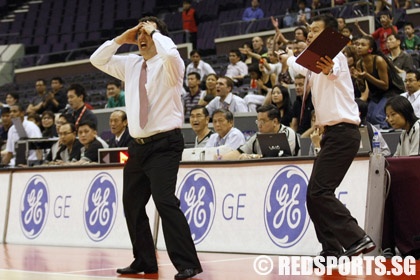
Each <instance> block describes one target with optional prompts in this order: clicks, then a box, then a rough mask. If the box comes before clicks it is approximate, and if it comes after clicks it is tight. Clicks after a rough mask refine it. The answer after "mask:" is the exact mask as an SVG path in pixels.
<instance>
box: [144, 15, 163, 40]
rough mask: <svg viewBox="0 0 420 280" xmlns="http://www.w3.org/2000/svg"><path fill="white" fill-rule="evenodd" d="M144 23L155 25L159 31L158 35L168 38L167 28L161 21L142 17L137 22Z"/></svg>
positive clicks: (150, 17)
mask: <svg viewBox="0 0 420 280" xmlns="http://www.w3.org/2000/svg"><path fill="white" fill-rule="evenodd" d="M146 21H152V22H154V23H156V26H157V29H158V30H159V31H160V33H161V34H162V35H165V36H168V37H169V31H168V27H167V25H166V23H165V22H164V21H163V20H161V19H159V18H157V17H153V16H147V17H142V18H141V19H140V20H139V22H146Z"/></svg>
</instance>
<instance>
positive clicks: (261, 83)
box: [244, 58, 277, 112]
mask: <svg viewBox="0 0 420 280" xmlns="http://www.w3.org/2000/svg"><path fill="white" fill-rule="evenodd" d="M264 61H265V59H263V58H262V59H261V63H260V64H259V65H258V66H256V65H251V66H250V67H249V69H248V73H249V76H250V77H251V81H255V83H256V85H257V87H256V89H255V90H254V91H251V92H249V93H248V94H247V95H246V96H245V97H244V101H245V103H246V104H247V106H248V111H249V112H256V111H257V107H258V106H260V105H261V104H262V103H263V102H264V99H265V96H266V95H267V93H268V92H270V91H271V88H272V87H273V85H275V84H276V78H277V77H276V75H275V74H268V73H267V72H265V71H264V70H265V69H264V68H265V67H264Z"/></svg>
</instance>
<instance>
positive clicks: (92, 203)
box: [83, 173, 117, 242]
mask: <svg viewBox="0 0 420 280" xmlns="http://www.w3.org/2000/svg"><path fill="white" fill-rule="evenodd" d="M83 212H84V216H83V218H84V223H85V229H86V232H87V234H88V236H89V237H90V239H92V240H93V241H96V242H97V241H101V240H103V239H104V238H105V237H107V236H108V234H109V233H110V231H111V229H112V226H113V225H114V222H115V217H116V213H117V188H116V184H115V182H114V179H112V177H111V176H110V175H109V174H108V173H99V174H98V175H96V177H95V178H94V179H93V180H92V182H91V184H90V186H89V189H88V191H87V193H86V197H85V203H84V211H83Z"/></svg>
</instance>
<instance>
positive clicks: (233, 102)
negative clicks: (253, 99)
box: [206, 76, 248, 115]
mask: <svg viewBox="0 0 420 280" xmlns="http://www.w3.org/2000/svg"><path fill="white" fill-rule="evenodd" d="M232 89H233V80H232V79H231V78H229V77H226V76H223V77H220V78H219V79H218V80H217V83H216V95H217V96H216V97H215V98H214V99H213V100H212V101H210V103H209V104H207V106H206V108H207V110H208V111H209V114H210V115H213V113H214V112H215V110H216V109H219V108H223V109H226V110H229V111H230V112H232V113H236V112H248V106H247V105H246V103H245V101H244V100H243V99H242V98H240V97H239V96H237V95H234V94H233V93H232Z"/></svg>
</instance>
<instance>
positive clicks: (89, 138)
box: [74, 120, 104, 164]
mask: <svg viewBox="0 0 420 280" xmlns="http://www.w3.org/2000/svg"><path fill="white" fill-rule="evenodd" d="M96 135H97V130H96V123H94V122H93V121H91V120H85V121H81V122H80V123H79V127H78V128H77V136H78V137H79V141H80V143H81V144H82V145H83V147H82V148H81V149H80V160H79V161H76V162H74V164H86V163H95V162H96V163H97V162H98V150H99V149H102V148H104V146H103V145H102V143H101V142H99V141H98V140H97V139H96Z"/></svg>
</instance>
